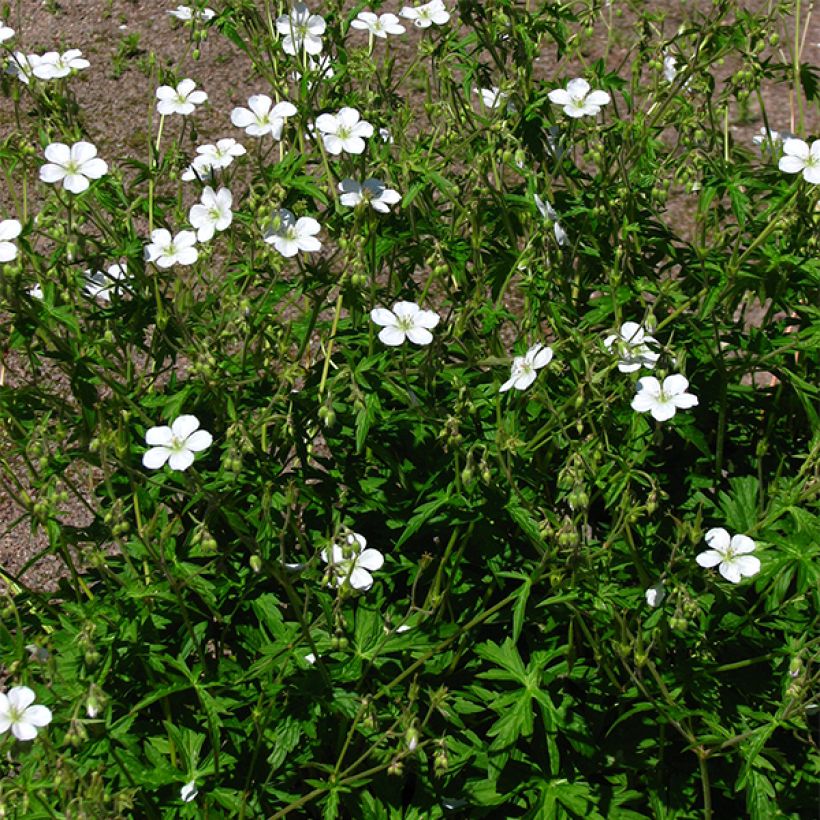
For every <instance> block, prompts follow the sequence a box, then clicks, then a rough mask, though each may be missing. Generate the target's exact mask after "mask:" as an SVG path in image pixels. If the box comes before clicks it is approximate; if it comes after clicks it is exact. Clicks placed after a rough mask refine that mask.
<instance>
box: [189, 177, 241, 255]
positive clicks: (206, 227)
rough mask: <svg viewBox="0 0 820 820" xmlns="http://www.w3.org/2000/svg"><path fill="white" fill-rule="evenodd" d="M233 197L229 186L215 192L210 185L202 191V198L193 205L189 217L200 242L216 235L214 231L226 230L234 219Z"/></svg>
mask: <svg viewBox="0 0 820 820" xmlns="http://www.w3.org/2000/svg"><path fill="white" fill-rule="evenodd" d="M232 203H233V197H232V196H231V192H230V191H229V190H228V189H227V188H220V189H219V191H218V192H216V193H214V189H213V188H211V186H210V185H208V186H206V187H205V190H204V191H203V192H202V198H201V200H200V201H199V202H198V203H197V204H196V205H193V206H192V207H191V210H190V212H189V214H188V219H189V221H190V223H191V225H193V227H194V228H196V238H197V241H199V242H207V241H208V240H209V239H211V237H212V236H213V235H214V231H224V230H225V228H227V227H228V226H229V225H230V224H231V222H232V221H233V213H231V204H232Z"/></svg>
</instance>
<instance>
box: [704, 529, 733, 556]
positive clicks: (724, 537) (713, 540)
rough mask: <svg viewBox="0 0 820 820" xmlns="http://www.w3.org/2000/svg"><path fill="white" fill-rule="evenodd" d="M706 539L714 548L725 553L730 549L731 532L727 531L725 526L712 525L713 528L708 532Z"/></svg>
mask: <svg viewBox="0 0 820 820" xmlns="http://www.w3.org/2000/svg"><path fill="white" fill-rule="evenodd" d="M704 539H705V541H706V543H707V544H708V545H709V546H710V547H711V548H712V549H713V550H717V551H718V552H720V553H722V554H723V555H725V554H726V551H727V550H728V549H729V543H730V541H731V539H730V538H729V533H728V532H726V530H724V529H723V527H712V529H711V530H709V531H708V532H707V533H706V535H705V536H704Z"/></svg>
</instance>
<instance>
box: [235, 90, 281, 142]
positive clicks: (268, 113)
mask: <svg viewBox="0 0 820 820" xmlns="http://www.w3.org/2000/svg"><path fill="white" fill-rule="evenodd" d="M295 113H296V106H295V105H294V104H293V103H290V102H287V100H285V101H283V102H279V103H276V105H273V100H272V99H271V98H270V97H269V96H268V95H267V94H254V95H253V96H252V97H249V98H248V107H247V108H234V110H233V111H232V112H231V122H232V123H233V124H234V125H235V126H236V127H237V128H244V129H245V133H247V134H249V135H250V136H252V137H264V136H265V134H270V135H271V136H272V137H273V138H274V139H275V140H280V139H282V127H283V126H284V124H285V119H286V118H287V117H292V116H293V115H294V114H295Z"/></svg>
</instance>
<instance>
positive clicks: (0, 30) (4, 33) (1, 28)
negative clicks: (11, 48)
mask: <svg viewBox="0 0 820 820" xmlns="http://www.w3.org/2000/svg"><path fill="white" fill-rule="evenodd" d="M12 37H14V29H13V28H9V27H8V26H7V25H6V24H5V23H2V22H0V43H5V42H6V40H10V39H11V38H12Z"/></svg>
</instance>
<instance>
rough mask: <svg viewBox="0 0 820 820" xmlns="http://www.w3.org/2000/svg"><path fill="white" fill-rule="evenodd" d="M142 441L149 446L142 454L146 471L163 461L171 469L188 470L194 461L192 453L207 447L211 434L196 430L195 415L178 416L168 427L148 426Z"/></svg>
mask: <svg viewBox="0 0 820 820" xmlns="http://www.w3.org/2000/svg"><path fill="white" fill-rule="evenodd" d="M145 443H146V444H148V445H150V447H151V449H150V450H146V452H145V453H143V456H142V464H143V466H144V467H147V468H148V469H149V470H159V469H160V467H162V466H163V465H164V464H165V462H166V461H167V462H168V466H169V467H170V468H171V469H172V470H187V469H188V468H189V467H190V466H191V465H192V464H193V463H194V453H200V452H202V451H203V450H207V449H208V447H210V446H211V444H212V443H213V436H211V434H210V433H209V432H208V431H207V430H200V429H199V419H198V418H197V417H196V416H179V418H177V419H176V420H175V421H174V422H173V423H172V424H171V426H170V427H168V426H165V425H163V426H162V427H150V428H149V429H148V430H147V431H146V433H145Z"/></svg>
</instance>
